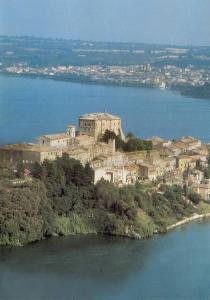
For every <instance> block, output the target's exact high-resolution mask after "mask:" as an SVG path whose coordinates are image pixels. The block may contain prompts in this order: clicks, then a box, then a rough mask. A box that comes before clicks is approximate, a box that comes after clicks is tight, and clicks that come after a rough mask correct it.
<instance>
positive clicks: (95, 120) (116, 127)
mask: <svg viewBox="0 0 210 300" xmlns="http://www.w3.org/2000/svg"><path fill="white" fill-rule="evenodd" d="M106 130H110V131H113V132H114V133H115V134H116V135H120V136H121V138H122V139H124V134H123V131H122V127H121V119H120V117H118V116H113V115H110V114H108V113H90V114H85V115H82V116H80V117H79V132H80V135H83V134H84V135H89V136H92V137H94V138H95V140H98V139H100V138H101V137H102V136H103V134H104V133H105V131H106Z"/></svg>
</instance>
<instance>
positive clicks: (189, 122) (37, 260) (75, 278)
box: [0, 76, 210, 300]
mask: <svg viewBox="0 0 210 300" xmlns="http://www.w3.org/2000/svg"><path fill="white" fill-rule="evenodd" d="M104 109H106V110H107V111H108V112H110V113H114V114H117V115H120V116H121V117H122V120H123V127H124V129H125V131H129V130H131V131H133V132H134V133H136V134H137V135H139V136H141V137H144V138H145V137H150V136H153V135H160V136H163V137H165V138H177V137H179V136H183V135H193V136H196V137H200V138H201V139H202V140H204V141H210V101H209V100H198V99H192V98H185V97H181V96H180V95H179V94H176V93H172V92H170V91H159V90H147V89H137V88H124V87H108V86H99V85H97V86H94V85H82V84H75V83H65V82H55V81H50V80H37V79H36V80H32V79H23V78H16V77H3V76H1V77H0V143H1V144H4V143H12V142H19V141H33V140H34V139H35V137H36V136H38V135H40V134H43V133H53V132H62V131H64V130H65V127H66V126H67V125H68V124H69V123H77V117H78V115H80V114H83V113H86V112H91V111H104ZM0 299H1V300H13V299H14V300H17V299H18V300H19V299H20V300H48V299H49V300H54V299H55V300H57V299H59V300H66V299H68V300H69V299H70V300H71V299H74V300H77V299H78V300H83V299H84V300H89V299H90V300H95V299H96V300H115V299H116V300H118V299H119V300H121V299H122V300H137V299H142V300H147V299H149V300H150V299H151V300H154V299H158V300H162V299H163V300H170V299H172V300H173V299H181V300H182V299H183V300H187V299H190V300H200V299H210V221H203V222H201V223H199V222H196V223H192V224H190V225H187V226H184V227H181V228H178V229H176V230H175V231H173V232H170V233H168V234H166V235H159V236H155V237H154V238H152V239H150V240H145V241H134V240H127V239H121V238H114V237H102V236H76V237H62V238H53V239H51V240H48V241H42V242H39V243H36V244H32V245H28V246H26V247H23V248H13V249H10V248H0Z"/></svg>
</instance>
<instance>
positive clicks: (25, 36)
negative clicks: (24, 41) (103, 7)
mask: <svg viewBox="0 0 210 300" xmlns="http://www.w3.org/2000/svg"><path fill="white" fill-rule="evenodd" d="M0 37H9V38H34V39H43V40H61V41H80V42H89V43H91V42H92V43H107V44H136V45H148V46H162V47H166V46H169V47H174V46H176V47H179V48H186V47H188V48H193V47H196V48H210V44H209V45H193V44H185V45H183V44H182V45H181V44H171V43H152V42H151V43H150V42H136V41H111V40H110V41H105V40H89V39H87V40H85V39H84V40H83V39H79V38H78V39H72V38H62V37H43V36H36V35H9V34H0Z"/></svg>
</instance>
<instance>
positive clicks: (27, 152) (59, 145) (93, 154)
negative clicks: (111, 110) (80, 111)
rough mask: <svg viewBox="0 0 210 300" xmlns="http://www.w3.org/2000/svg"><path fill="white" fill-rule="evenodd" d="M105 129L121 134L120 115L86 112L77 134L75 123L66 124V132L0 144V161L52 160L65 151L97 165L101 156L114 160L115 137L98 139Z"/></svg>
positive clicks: (4, 163)
mask: <svg viewBox="0 0 210 300" xmlns="http://www.w3.org/2000/svg"><path fill="white" fill-rule="evenodd" d="M106 130H110V131H113V132H115V133H116V134H117V135H118V134H119V135H121V137H122V138H124V134H123V131H122V128H121V119H120V118H119V117H118V116H113V115H111V114H108V113H91V114H85V115H83V116H80V117H79V132H78V133H77V134H76V126H74V125H69V126H68V127H67V129H66V132H64V133H55V134H45V135H42V136H40V137H38V138H37V142H36V143H24V144H11V145H4V146H2V147H0V162H1V164H3V165H12V166H17V164H18V163H19V162H22V163H24V164H32V163H34V162H38V163H41V162H43V161H44V160H45V159H48V160H54V159H56V157H59V156H62V154H63V153H67V154H69V156H70V157H72V158H75V159H78V160H80V162H81V163H82V164H83V165H85V164H86V163H87V162H89V163H91V165H92V166H93V167H94V168H95V169H97V168H98V167H99V164H98V163H97V162H98V160H101V159H102V158H103V160H105V159H106V158H109V159H110V158H113V160H114V159H116V156H119V154H116V151H115V140H109V141H108V143H103V142H101V141H100V139H101V137H102V136H103V134H104V133H105V131H106ZM120 155H121V154H120ZM121 156H122V155H121ZM121 161H122V158H121ZM118 163H119V162H118ZM111 164H113V163H111ZM100 165H101V164H100ZM97 174H98V173H97ZM97 176H99V175H97Z"/></svg>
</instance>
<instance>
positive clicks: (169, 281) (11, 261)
mask: <svg viewBox="0 0 210 300" xmlns="http://www.w3.org/2000/svg"><path fill="white" fill-rule="evenodd" d="M0 299H5V300H7V299H8V300H13V299H14V300H17V299H18V300H19V299H20V300H25V299H26V300H48V299H49V300H54V299H55V300H57V299H59V300H67V299H68V300H71V299H74V300H78V299H79V300H83V299H84V300H138V299H142V300H147V299H148V300H155V299H158V300H171V299H172V300H173V299H181V300H188V299H189V300H201V299H210V221H203V222H201V223H199V222H195V223H192V224H190V225H187V226H184V227H180V228H178V229H176V230H175V231H172V232H170V233H168V234H166V235H159V236H156V237H154V238H152V239H150V240H145V241H134V240H127V239H122V238H114V237H102V236H76V237H61V238H53V239H51V240H48V241H42V242H39V243H36V244H32V245H28V246H26V247H23V248H13V249H1V248H0Z"/></svg>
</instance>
